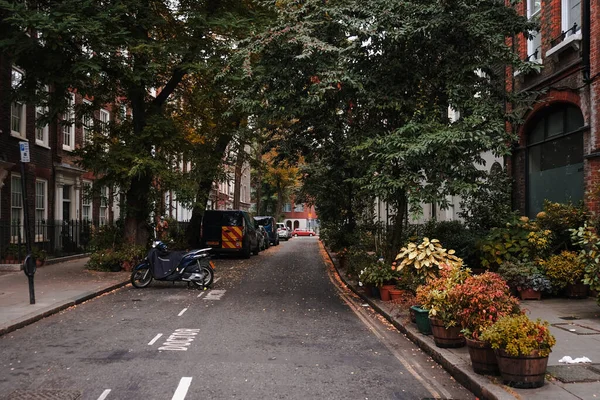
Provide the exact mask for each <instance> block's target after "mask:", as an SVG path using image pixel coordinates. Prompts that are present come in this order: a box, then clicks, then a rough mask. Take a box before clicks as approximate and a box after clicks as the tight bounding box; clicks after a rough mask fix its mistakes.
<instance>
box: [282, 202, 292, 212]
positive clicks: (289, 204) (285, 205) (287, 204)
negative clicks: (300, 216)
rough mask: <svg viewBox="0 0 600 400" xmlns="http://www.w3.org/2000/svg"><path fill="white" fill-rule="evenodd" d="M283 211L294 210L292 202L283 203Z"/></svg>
mask: <svg viewBox="0 0 600 400" xmlns="http://www.w3.org/2000/svg"><path fill="white" fill-rule="evenodd" d="M283 212H292V204H291V203H285V204H284V205H283Z"/></svg>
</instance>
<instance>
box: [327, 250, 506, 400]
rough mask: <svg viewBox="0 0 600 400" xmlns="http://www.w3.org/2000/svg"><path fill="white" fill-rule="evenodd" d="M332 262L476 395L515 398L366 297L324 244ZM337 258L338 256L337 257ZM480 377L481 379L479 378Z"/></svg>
mask: <svg viewBox="0 0 600 400" xmlns="http://www.w3.org/2000/svg"><path fill="white" fill-rule="evenodd" d="M323 247H324V248H325V251H326V252H327V255H328V256H329V259H330V260H331V263H332V264H333V266H334V267H335V271H336V273H337V274H338V276H339V277H340V279H341V281H342V282H344V284H345V285H346V286H347V287H348V288H350V290H352V291H353V292H354V293H355V294H356V295H358V296H359V297H360V298H361V299H362V300H363V301H365V302H366V303H367V304H369V306H371V307H372V308H373V309H374V310H375V311H377V313H379V314H380V315H381V316H383V317H384V318H385V319H386V320H388V321H389V322H390V323H391V324H392V325H394V327H396V329H398V330H399V331H400V332H402V333H403V334H404V335H406V337H407V338H408V339H409V340H410V341H411V342H413V343H415V344H416V345H417V346H419V348H420V349H421V350H423V351H425V352H426V353H427V354H429V355H430V356H431V358H433V359H434V360H435V361H436V362H437V363H439V364H440V365H441V366H442V367H444V369H445V370H446V371H447V372H448V373H449V374H450V375H452V377H453V378H454V379H456V381H457V382H458V383H460V384H461V385H463V386H464V387H465V388H467V389H468V390H470V391H471V392H472V393H473V394H474V395H476V396H477V397H478V398H479V399H485V400H506V399H514V397H513V396H510V394H509V393H507V392H505V391H503V390H502V388H501V387H499V386H497V385H494V384H493V383H491V382H490V383H484V382H480V380H484V379H485V380H487V379H488V378H486V377H485V376H479V375H478V376H474V375H475V372H472V371H468V370H466V369H463V368H460V367H459V366H458V365H457V363H456V361H458V360H453V358H456V357H455V356H454V355H453V354H449V355H450V357H447V356H446V354H444V353H448V352H447V351H446V350H444V349H440V348H438V347H434V346H432V345H431V344H430V343H428V342H427V341H425V340H423V338H422V337H421V336H420V334H416V333H415V332H414V331H413V330H411V329H407V328H406V326H404V325H403V324H402V323H400V322H399V321H398V320H397V319H396V318H394V317H392V316H391V315H389V314H388V313H387V312H386V311H385V310H383V309H382V308H381V307H380V306H379V305H378V304H376V303H375V302H373V301H372V300H371V299H370V298H368V297H366V296H365V295H364V294H363V293H361V292H360V291H359V290H357V289H356V288H355V287H354V285H352V284H350V283H349V282H348V281H347V280H346V279H345V277H344V276H343V275H342V274H340V271H339V270H338V265H337V263H336V262H334V261H333V260H334V258H333V257H332V255H331V252H330V251H329V249H328V248H327V246H325V245H323ZM336 260H337V258H336ZM477 378H479V379H477Z"/></svg>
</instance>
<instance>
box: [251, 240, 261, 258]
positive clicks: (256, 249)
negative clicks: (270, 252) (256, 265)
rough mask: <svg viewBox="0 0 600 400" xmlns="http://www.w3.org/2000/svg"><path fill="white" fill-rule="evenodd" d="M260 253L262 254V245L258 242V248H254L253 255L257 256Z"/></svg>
mask: <svg viewBox="0 0 600 400" xmlns="http://www.w3.org/2000/svg"><path fill="white" fill-rule="evenodd" d="M258 253H260V243H258V242H256V247H255V248H254V250H252V254H254V255H255V256H257V255H258Z"/></svg>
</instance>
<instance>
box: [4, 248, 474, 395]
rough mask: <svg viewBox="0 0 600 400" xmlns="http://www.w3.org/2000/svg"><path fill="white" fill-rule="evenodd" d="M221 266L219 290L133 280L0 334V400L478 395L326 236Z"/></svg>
mask: <svg viewBox="0 0 600 400" xmlns="http://www.w3.org/2000/svg"><path fill="white" fill-rule="evenodd" d="M215 263H216V266H217V270H216V278H217V279H219V280H218V281H217V282H216V283H215V284H214V286H213V288H212V289H210V290H207V291H204V292H202V291H199V290H197V289H192V288H188V287H187V286H186V284H183V283H178V284H176V285H172V284H168V283H164V282H153V283H152V284H151V286H150V287H149V288H146V289H135V288H132V287H131V286H128V287H125V288H123V289H120V290H116V291H114V292H112V293H109V294H106V295H103V296H101V297H98V298H96V299H93V300H90V301H88V302H86V303H84V304H81V305H79V306H76V307H73V308H71V309H68V310H65V311H63V312H61V313H60V314H57V315H54V316H51V317H48V318H46V319H43V320H41V321H39V322H37V323H35V324H33V325H30V326H28V327H25V328H23V329H20V330H18V331H15V332H13V333H10V334H8V335H5V336H3V337H0V399H23V400H24V399H32V400H34V399H61V400H62V399H86V400H87V399H90V400H113V399H115V400H116V399H118V400H122V399H143V400H153V399H160V400H162V399H172V400H182V399H426V398H439V399H461V400H462V399H474V396H473V395H472V394H471V393H469V392H468V391H467V390H466V389H464V388H463V387H462V386H460V385H459V384H458V383H456V382H455V381H454V380H453V379H452V378H451V377H450V376H449V375H448V374H447V373H446V372H445V371H444V370H443V369H442V368H441V367H440V366H439V365H437V364H436V363H435V362H434V361H432V360H431V359H430V358H429V357H427V356H426V355H425V354H423V353H421V351H420V350H419V349H418V348H416V347H415V346H414V345H413V344H412V343H411V342H410V341H408V340H407V339H406V338H405V337H404V336H403V335H402V334H400V333H398V332H397V331H396V330H395V329H394V328H393V326H391V325H389V324H387V323H386V322H385V321H384V320H383V319H382V318H380V317H378V315H377V314H376V313H374V312H373V310H371V309H370V308H368V307H365V305H363V304H361V302H360V301H359V299H358V298H357V297H356V296H353V295H352V294H351V293H350V292H349V291H348V290H347V289H344V288H341V287H340V284H339V282H337V281H336V279H335V274H333V273H332V269H331V267H330V266H329V265H328V264H327V263H326V262H325V261H324V258H323V250H322V248H321V247H320V244H319V241H318V239H317V238H294V239H292V240H290V241H289V242H282V243H281V244H280V245H279V246H274V247H271V248H270V249H268V250H266V251H264V252H261V253H260V254H259V255H258V256H253V257H252V258H251V259H249V260H240V259H233V258H228V259H225V258H223V259H217V260H215ZM44 396H46V397H44Z"/></svg>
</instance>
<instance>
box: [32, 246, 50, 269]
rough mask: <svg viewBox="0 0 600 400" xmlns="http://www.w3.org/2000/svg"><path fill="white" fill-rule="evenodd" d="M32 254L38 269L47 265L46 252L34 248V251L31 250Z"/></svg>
mask: <svg viewBox="0 0 600 400" xmlns="http://www.w3.org/2000/svg"><path fill="white" fill-rule="evenodd" d="M31 253H32V255H33V257H34V258H35V265H36V266H37V267H42V266H43V265H44V264H45V263H46V259H47V258H48V254H47V253H46V250H44V249H38V248H37V247H34V248H33V249H31Z"/></svg>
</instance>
